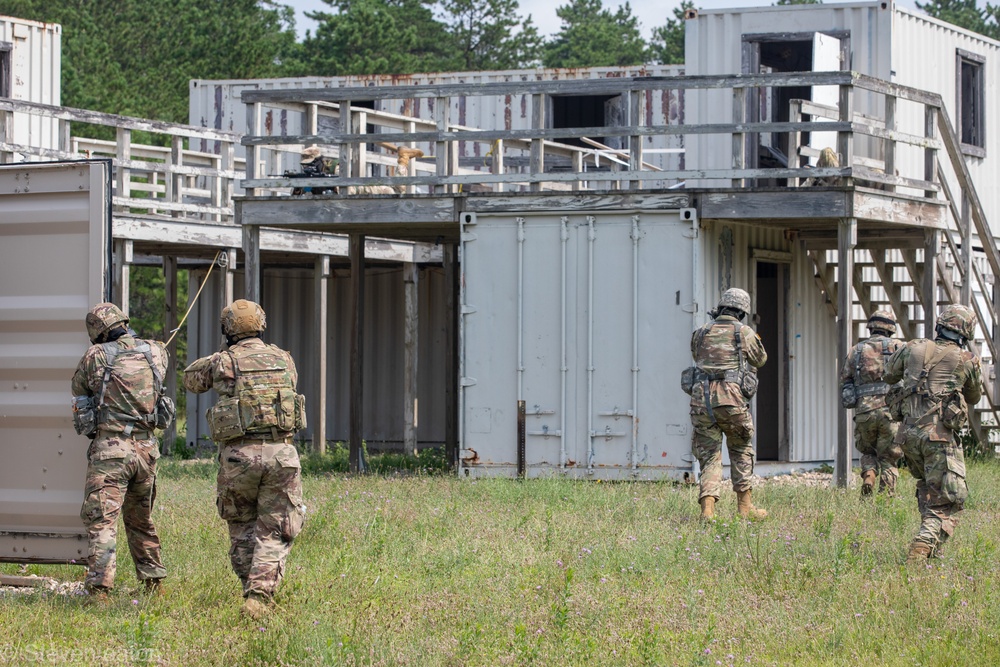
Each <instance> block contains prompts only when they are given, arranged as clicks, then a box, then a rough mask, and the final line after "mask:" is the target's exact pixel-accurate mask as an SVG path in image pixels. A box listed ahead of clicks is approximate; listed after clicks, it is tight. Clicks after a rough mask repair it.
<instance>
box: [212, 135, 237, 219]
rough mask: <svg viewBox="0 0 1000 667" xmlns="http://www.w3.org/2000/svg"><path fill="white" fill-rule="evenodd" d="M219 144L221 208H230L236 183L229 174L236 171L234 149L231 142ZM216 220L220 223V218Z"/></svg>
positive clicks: (217, 217) (219, 216)
mask: <svg viewBox="0 0 1000 667" xmlns="http://www.w3.org/2000/svg"><path fill="white" fill-rule="evenodd" d="M221 144H222V145H221V146H220V150H221V151H222V154H221V160H220V162H219V165H220V168H221V169H222V172H223V173H222V175H221V176H219V180H220V181H221V183H222V206H232V204H233V195H234V194H235V193H234V189H235V187H234V186H235V183H236V181H235V179H234V178H233V177H232V176H230V174H231V173H232V172H233V171H235V169H236V153H235V151H236V148H235V147H234V146H233V142H231V141H223V142H221ZM216 220H218V221H219V222H222V216H221V215H218V216H216Z"/></svg>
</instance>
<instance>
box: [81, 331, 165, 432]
mask: <svg viewBox="0 0 1000 667" xmlns="http://www.w3.org/2000/svg"><path fill="white" fill-rule="evenodd" d="M101 350H103V352H104V375H103V376H102V378H101V389H100V391H99V392H98V395H97V396H96V397H90V396H78V397H75V398H74V399H73V426H74V427H75V428H76V432H77V433H79V434H81V435H86V436H87V437H90V438H92V437H94V436H96V435H97V431H98V430H99V429H100V426H101V424H106V423H108V422H110V421H116V422H119V423H124V424H125V428H124V430H123V431H122V433H123V434H124V435H126V436H129V435H131V434H132V430H133V429H134V428H135V427H136V426H139V428H140V429H145V430H152V429H154V428H166V427H167V426H169V425H170V423H171V422H172V421H173V420H174V414H175V408H174V402H173V400H172V399H171V398H170V397H169V396H165V395H164V393H163V374H162V373H161V372H160V369H159V367H158V366H157V365H156V363H155V362H154V361H153V350H152V348H151V347H150V345H149V341H145V340H140V341H138V344H137V345H136V346H135V347H132V348H129V349H126V350H123V349H121V348H120V347H119V345H118V343H117V342H115V341H112V342H109V343H103V344H102V345H101ZM116 362H117V365H116ZM116 368H117V369H118V374H119V375H122V376H129V375H135V374H138V373H144V372H145V370H146V368H149V369H150V370H151V371H152V372H153V398H154V402H153V412H151V413H149V414H128V413H123V412H118V411H116V410H112V409H111V408H110V407H109V406H107V405H105V404H104V395H105V392H106V390H107V387H108V382H110V381H111V376H112V374H114V371H115V369H116Z"/></svg>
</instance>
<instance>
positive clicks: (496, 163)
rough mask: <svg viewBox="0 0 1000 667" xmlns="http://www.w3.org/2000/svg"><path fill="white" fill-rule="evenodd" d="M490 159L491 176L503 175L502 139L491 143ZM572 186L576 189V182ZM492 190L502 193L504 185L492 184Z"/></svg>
mask: <svg viewBox="0 0 1000 667" xmlns="http://www.w3.org/2000/svg"><path fill="white" fill-rule="evenodd" d="M490 157H492V158H493V164H492V168H491V169H490V172H491V173H493V174H496V175H498V176H499V175H501V174H503V173H504V166H503V139H497V140H496V141H494V142H493V153H492V154H491V155H490ZM573 186H574V188H578V187H579V185H578V184H577V182H576V181H574V182H573ZM493 190H494V191H495V192H503V191H504V184H503V183H494V184H493Z"/></svg>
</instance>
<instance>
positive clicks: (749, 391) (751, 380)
mask: <svg viewBox="0 0 1000 667" xmlns="http://www.w3.org/2000/svg"><path fill="white" fill-rule="evenodd" d="M758 384H759V380H758V379H757V373H756V372H754V371H752V370H749V369H748V370H745V371H744V372H743V373H742V377H741V378H740V381H739V385H740V391H741V392H742V393H743V396H744V398H747V399H750V398H753V397H754V396H756V395H757V385H758Z"/></svg>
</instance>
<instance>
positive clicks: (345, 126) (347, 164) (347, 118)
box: [337, 100, 357, 178]
mask: <svg viewBox="0 0 1000 667" xmlns="http://www.w3.org/2000/svg"><path fill="white" fill-rule="evenodd" d="M337 106H338V108H339V113H340V124H339V127H338V128H337V129H338V131H339V132H340V134H350V133H351V128H352V127H353V122H352V118H351V101H350V100H344V101H343V102H338V103H337ZM337 153H338V157H339V158H340V175H341V176H342V177H343V178H354V177H355V176H357V174H355V173H354V145H353V144H338V145H337Z"/></svg>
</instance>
